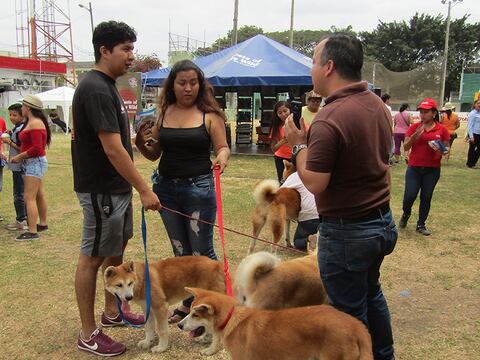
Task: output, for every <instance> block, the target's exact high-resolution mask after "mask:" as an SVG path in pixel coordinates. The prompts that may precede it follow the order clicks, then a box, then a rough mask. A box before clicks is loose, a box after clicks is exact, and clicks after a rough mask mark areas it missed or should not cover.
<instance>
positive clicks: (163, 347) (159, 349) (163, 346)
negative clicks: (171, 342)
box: [152, 344, 168, 353]
mask: <svg viewBox="0 0 480 360" xmlns="http://www.w3.org/2000/svg"><path fill="white" fill-rule="evenodd" d="M167 348H168V344H158V345H157V346H154V347H152V353H161V352H164V351H165V350H167Z"/></svg>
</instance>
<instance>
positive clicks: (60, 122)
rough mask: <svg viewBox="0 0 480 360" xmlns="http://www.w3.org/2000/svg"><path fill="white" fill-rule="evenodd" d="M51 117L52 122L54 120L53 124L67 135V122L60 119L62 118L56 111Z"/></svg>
mask: <svg viewBox="0 0 480 360" xmlns="http://www.w3.org/2000/svg"><path fill="white" fill-rule="evenodd" d="M49 116H50V120H52V123H54V124H55V125H57V126H58V127H60V128H61V129H62V131H63V132H64V133H65V134H66V133H67V131H68V130H69V129H68V128H67V124H66V123H65V121H63V120H62V119H60V116H58V113H57V112H56V111H52V112H51V113H50V115H49Z"/></svg>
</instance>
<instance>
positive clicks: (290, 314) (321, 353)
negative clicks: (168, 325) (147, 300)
mask: <svg viewBox="0 0 480 360" xmlns="http://www.w3.org/2000/svg"><path fill="white" fill-rule="evenodd" d="M187 290H188V291H189V292H190V293H192V294H193V295H194V296H195V300H194V301H193V304H192V309H191V311H190V314H189V315H188V316H187V317H185V318H184V319H183V320H182V321H180V322H179V324H178V326H179V327H180V328H181V329H182V330H185V331H193V330H195V329H196V328H198V327H200V326H204V327H205V328H207V329H208V330H209V331H211V332H212V333H213V341H212V344H211V345H210V347H209V348H207V349H205V350H204V351H203V353H204V354H207V355H212V354H214V353H216V352H217V351H218V350H220V348H221V343H222V340H223V345H224V347H225V349H226V350H227V352H228V353H229V354H230V356H231V358H232V360H265V359H275V360H314V359H316V360H320V359H321V360H339V359H342V360H373V355H372V342H371V338H370V334H369V333H368V330H367V328H366V327H365V325H364V324H363V323H362V322H360V321H359V320H357V319H355V318H354V317H352V316H350V315H348V314H345V313H342V312H340V311H338V310H336V309H335V308H333V307H331V306H329V305H316V306H308V307H300V308H293V309H285V310H279V311H270V310H257V309H252V308H247V307H244V306H238V303H237V301H236V300H235V299H234V298H231V297H228V296H226V295H223V294H220V293H216V292H213V291H208V290H203V289H196V288H188V289H187Z"/></svg>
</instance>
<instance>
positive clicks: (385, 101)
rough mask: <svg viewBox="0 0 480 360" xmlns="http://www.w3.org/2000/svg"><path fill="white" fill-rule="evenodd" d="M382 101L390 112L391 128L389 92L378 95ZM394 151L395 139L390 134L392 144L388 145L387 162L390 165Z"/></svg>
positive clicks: (391, 123) (391, 122)
mask: <svg viewBox="0 0 480 360" xmlns="http://www.w3.org/2000/svg"><path fill="white" fill-rule="evenodd" d="M380 98H381V99H382V101H383V103H384V104H385V106H386V108H387V109H388V111H389V112H390V117H389V119H388V121H389V123H390V126H391V127H392V128H393V117H392V106H391V105H390V99H391V98H392V97H391V96H390V94H387V93H385V94H383V95H382V96H381V97H380ZM394 152H395V139H394V137H393V136H392V145H391V146H390V152H389V158H390V160H389V164H390V165H393V164H394V160H393V155H394Z"/></svg>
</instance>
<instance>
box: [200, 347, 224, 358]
mask: <svg viewBox="0 0 480 360" xmlns="http://www.w3.org/2000/svg"><path fill="white" fill-rule="evenodd" d="M219 350H220V349H217V348H212V347H208V348H206V349H203V350H202V351H200V354H202V355H205V356H211V355H213V354H216V353H217V352H218V351H219Z"/></svg>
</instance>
